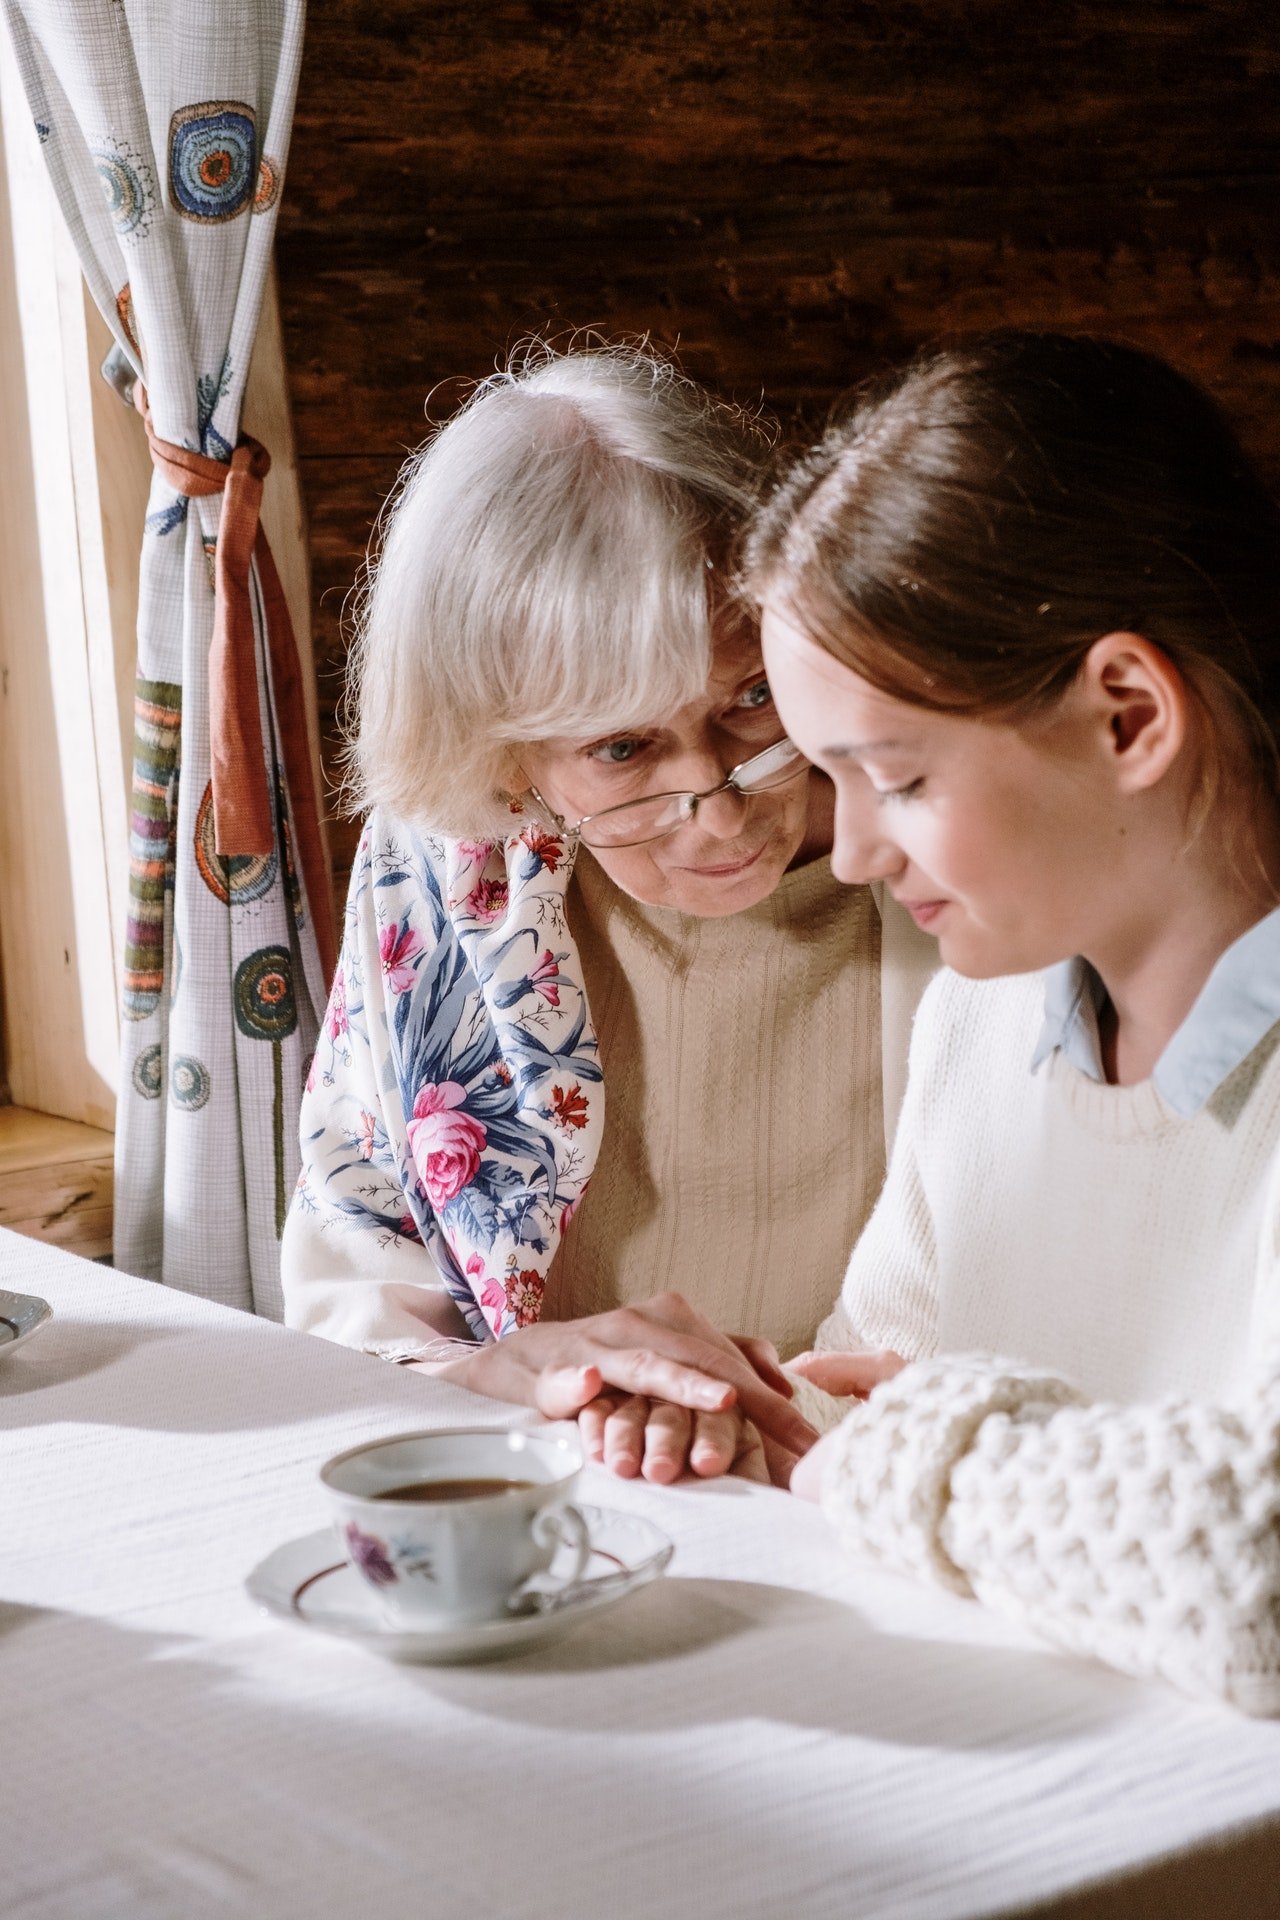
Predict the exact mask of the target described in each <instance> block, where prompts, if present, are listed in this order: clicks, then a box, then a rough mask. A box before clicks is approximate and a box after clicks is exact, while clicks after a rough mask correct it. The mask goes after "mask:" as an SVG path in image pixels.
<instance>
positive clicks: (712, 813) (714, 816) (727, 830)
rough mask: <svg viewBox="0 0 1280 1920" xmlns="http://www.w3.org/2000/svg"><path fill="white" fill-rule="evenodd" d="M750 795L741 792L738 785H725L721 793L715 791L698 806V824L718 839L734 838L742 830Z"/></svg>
mask: <svg viewBox="0 0 1280 1920" xmlns="http://www.w3.org/2000/svg"><path fill="white" fill-rule="evenodd" d="M748 798H749V796H748V795H747V794H745V793H739V792H738V790H737V788H736V787H725V788H724V789H723V790H722V791H721V792H719V793H713V794H711V795H709V796H708V798H707V799H705V800H703V801H701V802H700V803H699V806H698V825H699V826H700V827H701V828H702V829H703V830H704V832H706V833H710V834H714V835H715V837H716V839H717V840H732V839H733V837H734V835H735V834H738V833H741V831H742V819H743V815H744V814H745V812H746V809H747V803H748Z"/></svg>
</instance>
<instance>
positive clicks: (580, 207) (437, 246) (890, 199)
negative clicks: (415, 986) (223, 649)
mask: <svg viewBox="0 0 1280 1920" xmlns="http://www.w3.org/2000/svg"><path fill="white" fill-rule="evenodd" d="M1278 80H1280V12H1278V11H1277V9H1276V7H1275V4H1274V0H1212V3H1209V0H1127V3H1126V0H1090V3H1089V4H1081V3H1080V0H923V4H920V3H913V0H873V3H871V4H848V3H847V0H468V4H465V5H463V4H455V3H452V0H432V4H431V5H429V6H427V5H422V4H420V3H419V0H325V4H324V5H323V6H320V5H317V6H314V7H313V8H312V9H311V17H310V23H309V27H308V41H307V49H306V56H305V61H304V68H303V76H302V85H301V92H300V98H299V105H298V117H297V124H296V130H295V135H294V145H293V153H292V158H291V162H290V167H289V175H288V182H287V187H286V192H285V198H284V204H283V208H282V213H281V221H280V243H279V264H280V276H281V303H282V310H283V315H284V325H285V337H286V348H287V357H288V365H289V371H290V381H291V386H292V394H293V403H294V408H295V418H296V430H297V442H298V453H299V456H300V464H301V471H302V476H303V486H304V491H305V495H306V500H307V504H308V509H309V513H310V521H311V532H312V545H313V555H314V580H315V593H316V598H317V621H316V638H317V656H318V673H319V683H320V704H321V711H322V716H323V726H324V730H325V737H326V746H327V751H328V753H329V757H330V764H331V765H332V754H333V746H334V741H335V734H334V726H333V710H334V705H335V701H336V698H337V694H338V691H339V687H340V682H341V667H342V660H343V640H342V633H341V624H340V614H341V609H342V603H343V599H344V596H345V595H346V593H347V591H348V589H349V588H350V586H351V583H352V581H353V578H354V576H355V573H356V569H357V567H358V564H359V561H360V558H361V556H362V554H363V551H364V548H365V544H366V541H367V539H368V535H369V531H370V527H371V524H372V522H373V519H374V516H375V514H376V512H377V509H378V505H379V503H380V501H381V499H382V497H383V495H384V494H385V493H386V491H387V489H388V488H389V487H390V485H391V483H392V481H393V479H394V476H395V473H396V469H397V466H398V463H399V460H400V458H401V456H402V453H403V450H404V449H405V448H407V447H410V446H412V445H414V444H415V443H416V442H417V441H418V440H419V439H420V437H421V435H422V431H423V424H424V418H425V415H424V407H425V406H428V405H430V407H431V410H432V411H433V413H437V414H439V413H447V412H448V411H449V408H450V403H451V401H454V400H456V398H457V397H458V393H459V388H458V387H457V385H456V384H455V385H453V386H450V385H448V384H445V385H441V383H448V382H450V381H452V380H455V379H456V378H457V377H472V376H475V375H478V374H483V373H484V372H486V371H487V370H489V369H490V368H491V367H492V366H493V364H494V362H495V359H497V358H500V357H501V355H502V354H503V353H504V351H505V350H506V349H507V348H508V347H509V346H510V345H512V344H513V343H514V342H516V341H517V340H518V339H519V338H520V337H521V336H522V335H523V334H525V333H527V332H529V331H530V330H533V329H548V328H550V329H554V330H559V331H563V330H565V329H568V328H570V327H575V326H586V325H598V326H600V327H603V328H605V329H608V330H610V331H614V332H617V331H621V332H625V333H637V332H642V331H645V330H648V331H650V332H651V333H652V334H653V336H654V337H655V338H656V339H657V340H659V341H661V342H663V343H666V344H676V343H678V345H679V349H680V354H681V358H682V361H683V364H684V366H685V367H686V369H687V370H688V371H689V372H691V373H693V374H695V375H697V376H699V377H700V378H702V379H705V380H707V381H708V382H710V383H711V384H713V385H715V386H717V387H719V388H721V389H722V390H724V391H726V392H728V393H730V394H732V395H733V396H734V397H736V398H738V399H740V400H752V399H756V398H758V397H760V396H761V395H763V396H764V398H765V399H766V400H767V401H768V402H769V404H770V405H771V406H773V407H774V408H775V409H778V410H780V411H781V412H782V413H783V414H784V415H790V416H792V417H795V416H796V415H800V416H801V417H805V418H812V417H816V416H818V415H820V414H821V413H822V412H823V411H824V410H825V408H826V407H827V406H828V405H829V404H830V402H831V401H832V400H833V399H834V398H835V397H836V396H837V395H838V394H839V393H840V392H841V391H842V389H844V388H845V387H847V386H848V385H849V384H850V383H852V382H853V381H855V380H856V379H858V378H859V377H861V376H862V375H864V374H865V373H867V372H868V371H870V370H871V369H873V368H875V367H878V366H881V365H883V364H885V363H886V362H888V361H892V360H895V359H897V358H899V357H901V356H903V355H905V354H906V353H908V352H909V351H910V350H911V349H912V348H913V347H914V346H916V345H917V344H918V343H919V342H920V341H921V340H922V339H926V338H929V337H930V336H933V335H935V334H937V333H939V332H942V331H958V330H968V329H974V328H979V327H985V326H990V325H1004V324H1013V325H1039V326H1067V327H1076V328H1079V327H1089V328H1095V329H1098V330H1102V331H1107V332H1112V333H1119V334H1123V335H1125V336H1126V337H1128V338H1129V339H1131V340H1135V341H1138V342H1140V343H1143V344H1146V345H1150V346H1152V347H1154V348H1156V349H1157V350H1159V351H1162V352H1164V353H1166V354H1167V355H1168V356H1169V357H1170V358H1172V359H1174V360H1175V361H1177V362H1178V363H1179V364H1181V365H1182V366H1183V367H1185V368H1187V369H1188V370H1189V371H1191V372H1193V373H1195V374H1197V375H1198V376H1199V377H1200V378H1202V379H1203V380H1204V381H1206V383H1207V384H1208V385H1209V386H1210V387H1212V388H1213V389H1214V390H1215V391H1216V392H1217V393H1218V394H1219V395H1220V397H1221V398H1222V399H1223V400H1224V401H1225V402H1226V403H1227V405H1228V406H1229V407H1230V408H1231V410H1232V411H1233V413H1234V415H1235V417H1236V419H1237V421H1238V422H1239V424H1240V425H1241V427H1242V428H1243V430H1244V432H1245V435H1246V437H1247V439H1248V441H1249V443H1250V444H1251V445H1252V447H1253V449H1254V450H1255V452H1256V453H1257V454H1258V455H1259V457H1260V458H1261V460H1262V461H1263V463H1264V465H1265V467H1266V468H1267V470H1268V471H1269V472H1270V474H1271V475H1272V476H1273V477H1274V479H1275V480H1276V482H1277V484H1280V225H1278V213H1280V84H1278ZM433 390H435V391H434V397H433V398H430V399H429V396H432V395H433ZM353 844H354V828H352V827H351V826H350V825H349V824H348V825H346V826H340V827H339V828H338V829H337V830H336V831H335V835H334V852H335V865H336V866H337V868H338V869H339V873H340V877H344V876H345V869H346V865H347V863H348V862H349V860H350V856H351V851H352V847H353Z"/></svg>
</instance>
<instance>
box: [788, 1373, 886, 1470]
mask: <svg viewBox="0 0 1280 1920" xmlns="http://www.w3.org/2000/svg"><path fill="white" fill-rule="evenodd" d="M790 1364H791V1368H792V1371H793V1372H795V1373H798V1374H801V1375H802V1376H803V1377H804V1379H806V1380H811V1381H812V1382H813V1384H814V1386H815V1387H821V1388H822V1390H823V1392H824V1393H831V1394H836V1395H838V1396H841V1397H844V1398H847V1399H852V1400H865V1399H866V1397H867V1395H868V1394H869V1393H870V1392H871V1389H872V1388H873V1387H878V1386H879V1384H880V1382H881V1381H882V1380H892V1378H893V1376H894V1374H895V1373H901V1372H902V1369H903V1368H904V1367H905V1366H906V1364H907V1362H906V1361H905V1360H904V1359H903V1357H902V1355H901V1354H900V1353H892V1352H890V1351H889V1350H888V1349H887V1348H886V1349H885V1350H884V1351H883V1352H880V1353H801V1354H798V1355H797V1356H796V1358H795V1359H794V1360H793V1361H791V1363H790ZM835 1443H836V1436H835V1432H834V1431H833V1432H831V1433H828V1434H825V1435H824V1436H823V1438H822V1439H821V1440H819V1442H818V1444H817V1446H816V1447H811V1448H810V1449H809V1451H808V1453H806V1455H805V1456H804V1459H803V1460H801V1461H800V1462H799V1464H798V1465H797V1467H796V1470H795V1473H794V1474H793V1475H792V1478H791V1491H792V1493H795V1494H799V1496H800V1498H801V1499H802V1500H813V1501H817V1500H820V1499H821V1498H822V1481H823V1476H824V1474H825V1473H826V1468H827V1461H828V1460H829V1459H830V1457H831V1455H832V1453H833V1452H834V1450H835Z"/></svg>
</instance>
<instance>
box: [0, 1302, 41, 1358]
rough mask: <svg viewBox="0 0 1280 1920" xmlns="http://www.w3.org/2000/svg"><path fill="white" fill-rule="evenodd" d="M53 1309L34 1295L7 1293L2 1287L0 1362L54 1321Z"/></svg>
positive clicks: (0, 1303) (0, 1304)
mask: <svg viewBox="0 0 1280 1920" xmlns="http://www.w3.org/2000/svg"><path fill="white" fill-rule="evenodd" d="M52 1318H53V1308H52V1307H51V1306H50V1305H49V1302H48V1301H47V1300H41V1299H40V1298H39V1297H38V1295H36V1294H34V1293H6V1292H5V1290H4V1288H3V1287H0V1360H2V1359H3V1358H4V1356H5V1355H6V1354H7V1353H12V1352H13V1350H14V1348H15V1347H20V1346H21V1345H22V1343H23V1341H24V1340H29V1339H30V1338H31V1336H32V1334H33V1333H39V1331H40V1329H41V1327H43V1326H44V1325H45V1324H46V1322H48V1321H50V1320H52Z"/></svg>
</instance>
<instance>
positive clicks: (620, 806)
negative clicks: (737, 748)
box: [529, 733, 810, 851]
mask: <svg viewBox="0 0 1280 1920" xmlns="http://www.w3.org/2000/svg"><path fill="white" fill-rule="evenodd" d="M781 746H789V747H790V748H791V749H792V751H793V752H794V753H795V755H796V756H797V765H796V768H795V771H794V772H793V773H789V774H788V775H787V776H786V778H785V779H782V780H778V781H777V782H775V784H774V786H772V787H744V786H741V785H740V784H739V782H740V780H741V776H742V775H743V774H744V773H746V772H748V771H749V770H750V768H751V767H753V766H754V765H755V763H756V761H757V760H765V759H767V758H768V756H769V755H770V754H771V753H776V752H777V750H778V748H779V747H781ZM809 767H810V762H809V761H807V760H806V759H805V757H804V755H803V754H802V753H801V751H800V749H799V747H797V746H796V744H795V741H794V740H792V739H790V737H789V736H788V735H787V734H785V733H784V734H783V735H782V737H781V739H779V740H774V741H773V742H772V743H771V744H770V745H769V746H767V747H761V749H760V751H759V753H753V754H752V755H751V758H750V759H749V760H740V761H739V762H738V764H737V766H736V767H730V769H729V771H728V773H727V774H726V775H725V777H724V779H723V780H721V781H720V782H718V784H717V785H716V786H714V787H705V788H703V790H702V791H701V792H700V793H695V792H694V791H693V790H692V788H689V787H683V788H676V789H673V791H672V792H670V793H642V794H637V796H636V798H635V799H634V800H619V801H618V803H617V805H616V806H612V807H601V809H600V811H599V812H598V813H584V814H583V816H582V818H581V820H578V821H576V822H575V823H574V824H573V825H572V826H570V824H569V822H568V821H567V820H566V819H565V818H564V816H563V814H559V813H557V812H556V810H555V808H554V807H553V806H552V805H551V804H550V802H549V801H547V800H544V799H543V797H542V795H541V794H540V793H539V792H538V789H537V788H536V787H535V786H534V785H533V784H532V782H531V783H530V786H529V791H530V793H531V794H532V795H533V797H534V799H535V800H536V801H537V803H538V805H539V806H540V807H545V809H546V811H547V813H548V814H549V815H550V817H551V819H552V820H553V821H554V822H555V825H556V827H557V828H558V829H559V831H560V832H561V833H576V834H577V835H578V836H579V837H580V838H581V836H582V830H583V828H584V827H589V826H590V825H591V823H592V821H594V820H607V819H608V817H609V815H610V814H613V813H626V812H627V811H628V809H629V808H631V807H649V806H652V805H653V804H654V803H655V802H656V801H659V800H685V801H688V802H689V811H688V813H687V814H685V816H684V818H683V819H682V820H677V821H676V823H675V825H674V826H671V827H663V828H662V830H661V831H660V832H659V833H650V834H646V835H645V837H644V839H643V840H609V841H606V842H605V843H604V846H605V848H606V849H609V848H616V849H618V850H619V851H621V850H622V849H623V848H624V847H647V846H651V845H652V844H653V842H654V841H655V840H665V839H666V837H667V835H668V834H670V833H679V831H680V829H681V827H687V826H688V824H689V822H690V821H691V820H693V819H695V818H696V817H697V812H698V808H699V807H700V806H701V805H702V803H703V801H704V800H714V799H715V797H716V795H717V794H718V793H736V794H739V795H740V796H741V797H742V799H744V800H749V799H750V798H751V796H752V794H754V793H774V792H776V791H777V789H778V788H779V787H785V786H786V785H787V783H788V781H790V780H796V779H798V778H799V777H800V775H801V774H802V773H804V772H806V771H808V770H809ZM583 844H584V845H585V846H588V847H589V846H590V845H591V842H590V841H589V840H586V841H584V842H583Z"/></svg>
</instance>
